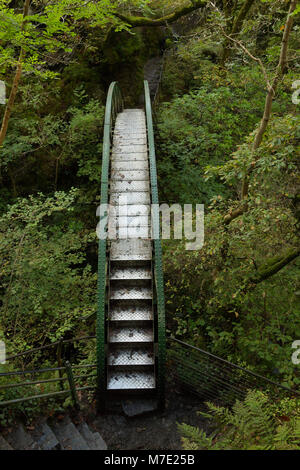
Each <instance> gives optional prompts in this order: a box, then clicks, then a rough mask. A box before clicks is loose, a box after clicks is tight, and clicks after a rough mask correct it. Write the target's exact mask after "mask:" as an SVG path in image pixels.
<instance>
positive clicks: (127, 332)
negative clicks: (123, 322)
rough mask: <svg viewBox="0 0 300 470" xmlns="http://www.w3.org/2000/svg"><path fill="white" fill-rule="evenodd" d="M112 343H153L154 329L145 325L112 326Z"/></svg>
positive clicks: (110, 336)
mask: <svg viewBox="0 0 300 470" xmlns="http://www.w3.org/2000/svg"><path fill="white" fill-rule="evenodd" d="M109 342H110V343H129V344H136V343H153V329H152V328H145V327H143V328H142V327H141V328H139V327H132V328H130V327H126V328H121V327H113V326H112V327H110V329H109Z"/></svg>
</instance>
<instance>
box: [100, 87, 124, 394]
mask: <svg viewBox="0 0 300 470" xmlns="http://www.w3.org/2000/svg"><path fill="white" fill-rule="evenodd" d="M122 109H123V100H122V95H121V91H120V89H119V87H118V84H117V82H113V83H111V85H110V87H109V90H108V94H107V100H106V108H105V120H104V134H103V150H102V173H101V201H100V203H101V206H102V207H103V205H105V204H106V205H108V178H109V163H110V150H111V136H112V131H113V126H114V122H115V119H116V117H117V114H118V113H119V112H120V111H121V110H122ZM107 215H108V214H107V210H105V211H104V212H103V213H101V214H100V224H101V223H102V221H103V220H105V219H106V221H105V224H106V227H105V231H106V232H107ZM106 249H107V240H106V237H100V239H99V254H98V311H97V326H96V334H97V375H98V388H99V390H100V391H101V390H105V378H106V377H105V375H106V374H105V320H106V315H105V305H106V270H107V255H106Z"/></svg>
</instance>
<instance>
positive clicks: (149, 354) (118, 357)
mask: <svg viewBox="0 0 300 470" xmlns="http://www.w3.org/2000/svg"><path fill="white" fill-rule="evenodd" d="M108 365H110V366H126V365H154V353H153V346H150V347H144V348H117V349H113V350H111V351H110V352H109V355H108Z"/></svg>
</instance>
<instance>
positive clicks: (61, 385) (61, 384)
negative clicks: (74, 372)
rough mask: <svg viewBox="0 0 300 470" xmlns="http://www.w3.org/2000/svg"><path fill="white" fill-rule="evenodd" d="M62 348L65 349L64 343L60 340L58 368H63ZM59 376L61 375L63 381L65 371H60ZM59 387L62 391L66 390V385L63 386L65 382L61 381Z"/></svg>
mask: <svg viewBox="0 0 300 470" xmlns="http://www.w3.org/2000/svg"><path fill="white" fill-rule="evenodd" d="M62 348H63V343H62V340H60V342H59V343H58V346H57V353H56V354H57V366H58V367H62ZM58 375H59V378H60V379H61V378H62V377H63V370H59V371H58ZM59 387H60V389H61V390H63V389H64V384H63V381H62V380H61V381H60V382H59Z"/></svg>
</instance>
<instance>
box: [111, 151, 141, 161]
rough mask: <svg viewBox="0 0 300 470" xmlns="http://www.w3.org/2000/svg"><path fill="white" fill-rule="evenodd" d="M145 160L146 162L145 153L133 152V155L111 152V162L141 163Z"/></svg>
mask: <svg viewBox="0 0 300 470" xmlns="http://www.w3.org/2000/svg"><path fill="white" fill-rule="evenodd" d="M141 160H146V161H148V153H147V152H146V151H145V152H135V153H124V152H116V151H115V150H113V151H112V155H111V161H112V162H115V161H135V162H136V161H141Z"/></svg>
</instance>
